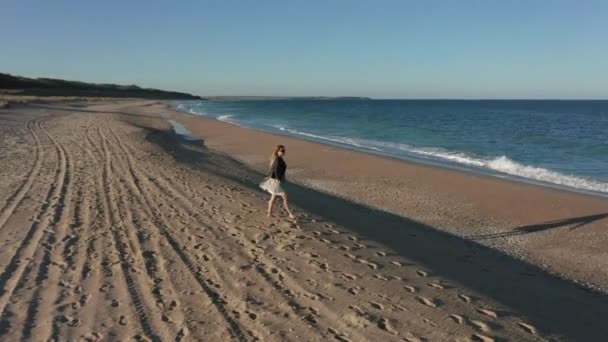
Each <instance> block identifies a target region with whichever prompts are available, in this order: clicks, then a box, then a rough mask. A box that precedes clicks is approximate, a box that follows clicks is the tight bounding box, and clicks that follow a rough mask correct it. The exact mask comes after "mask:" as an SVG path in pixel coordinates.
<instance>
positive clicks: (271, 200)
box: [268, 195, 277, 217]
mask: <svg viewBox="0 0 608 342" xmlns="http://www.w3.org/2000/svg"><path fill="white" fill-rule="evenodd" d="M276 198H277V195H271V196H270V200H269V201H268V217H271V216H272V207H273V206H274V200H275V199H276Z"/></svg>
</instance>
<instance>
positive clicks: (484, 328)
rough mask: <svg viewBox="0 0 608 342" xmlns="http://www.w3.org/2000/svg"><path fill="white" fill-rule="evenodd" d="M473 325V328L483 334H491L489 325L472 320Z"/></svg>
mask: <svg viewBox="0 0 608 342" xmlns="http://www.w3.org/2000/svg"><path fill="white" fill-rule="evenodd" d="M471 325H473V327H474V328H475V329H478V330H480V331H482V332H489V331H491V330H492V329H490V326H489V325H487V324H486V323H485V322H482V321H478V320H471Z"/></svg>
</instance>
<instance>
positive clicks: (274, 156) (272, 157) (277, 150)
mask: <svg viewBox="0 0 608 342" xmlns="http://www.w3.org/2000/svg"><path fill="white" fill-rule="evenodd" d="M284 149H285V146H283V145H277V148H275V149H274V152H272V154H271V155H270V165H272V163H273V162H274V160H275V159H277V157H278V156H279V151H281V150H284Z"/></svg>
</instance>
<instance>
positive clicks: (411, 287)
mask: <svg viewBox="0 0 608 342" xmlns="http://www.w3.org/2000/svg"><path fill="white" fill-rule="evenodd" d="M403 288H404V289H406V290H407V291H408V292H409V293H416V292H417V291H418V290H417V289H416V288H415V287H414V286H409V285H403Z"/></svg>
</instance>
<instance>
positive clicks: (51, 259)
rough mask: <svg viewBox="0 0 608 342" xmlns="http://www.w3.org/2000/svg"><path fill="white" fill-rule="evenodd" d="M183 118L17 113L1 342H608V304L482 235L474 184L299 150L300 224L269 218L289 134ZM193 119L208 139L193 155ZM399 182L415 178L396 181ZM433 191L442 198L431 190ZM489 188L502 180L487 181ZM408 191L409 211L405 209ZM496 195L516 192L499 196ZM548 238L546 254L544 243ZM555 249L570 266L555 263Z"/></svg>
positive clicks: (0, 265)
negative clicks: (268, 178) (273, 160)
mask: <svg viewBox="0 0 608 342" xmlns="http://www.w3.org/2000/svg"><path fill="white" fill-rule="evenodd" d="M165 112H166V111H165V110H164V107H163V105H162V104H158V103H151V102H150V101H129V102H107V103H100V104H94V105H87V106H80V105H72V104H69V103H67V104H55V105H31V106H24V107H21V108H17V109H10V110H0V121H2V122H3V125H0V130H1V131H2V133H3V134H0V139H1V140H2V142H3V144H4V146H6V147H7V148H6V149H3V150H0V158H1V159H2V160H3V162H4V165H6V167H5V168H2V169H0V173H1V174H2V177H0V179H1V180H2V181H1V182H0V197H2V198H4V199H5V202H6V203H5V205H4V206H3V207H2V208H1V209H0V241H2V243H3V246H5V248H2V249H0V279H2V285H3V286H2V287H3V290H4V292H3V293H2V294H1V295H0V320H1V321H2V322H4V325H3V329H0V337H2V338H5V339H11V340H20V339H28V338H31V337H32V336H39V337H40V338H42V339H45V340H46V339H52V338H62V339H66V340H74V339H82V338H88V337H90V338H91V339H92V340H100V339H113V340H128V339H149V340H155V339H158V340H200V339H212V340H222V341H223V340H230V339H238V340H282V341H283V340H301V339H302V338H303V337H305V338H306V339H308V340H311V341H327V340H331V339H340V340H351V341H367V340H381V341H403V340H430V341H448V340H449V341H474V340H484V341H491V340H495V341H501V340H516V341H547V340H551V341H562V340H564V341H568V340H581V339H589V338H591V339H599V338H600V337H603V336H606V334H607V328H606V326H605V325H604V324H602V323H603V321H602V319H603V317H605V316H606V314H607V313H608V301H607V299H608V297H607V296H606V295H605V294H602V293H597V292H592V291H588V290H587V289H586V288H584V287H581V286H580V285H577V284H573V283H572V282H570V281H565V280H563V279H559V278H557V277H554V276H551V275H550V274H548V273H547V272H546V271H545V270H543V269H542V268H541V267H540V266H542V265H540V264H539V263H538V262H535V263H530V262H525V261H522V260H520V259H517V258H515V257H513V256H510V255H508V254H506V253H504V252H501V251H500V250H497V249H490V248H487V247H486V246H484V245H483V244H481V243H480V242H481V241H471V239H467V238H464V237H462V235H463V234H464V233H472V232H474V231H475V228H476V227H477V228H480V229H482V231H485V232H487V231H488V230H489V229H490V228H492V227H490V226H489V222H491V220H490V219H488V218H486V217H482V216H480V211H479V208H477V207H474V206H472V204H471V203H469V202H466V203H465V202H464V201H462V199H461V197H459V198H453V197H451V195H450V193H456V194H459V195H460V196H462V194H463V191H462V190H461V189H460V190H459V189H458V187H459V186H460V187H462V186H465V190H466V185H467V184H464V185H463V184H460V185H459V184H457V183H458V182H457V181H458V180H459V179H460V180H461V181H462V177H463V176H462V175H460V176H459V175H458V174H457V173H448V172H446V171H445V170H432V169H428V168H420V167H417V168H415V167H413V166H408V167H404V166H403V164H401V163H397V162H395V161H393V160H381V159H378V158H373V157H371V156H365V155H358V154H357V155H355V154H353V153H351V152H349V151H343V150H339V149H334V148H329V147H326V146H324V147H319V146H318V145H312V144H310V143H308V142H302V141H296V140H289V141H288V142H287V143H288V154H287V157H286V160H287V163H288V171H287V172H288V177H291V179H296V180H298V182H297V183H294V184H290V185H289V186H288V192H289V194H290V198H291V203H292V205H293V206H294V209H295V214H296V215H297V216H298V219H297V220H296V221H293V220H289V219H287V217H286V215H285V212H280V213H278V214H279V215H278V216H277V217H274V218H268V217H266V214H265V208H266V201H267V200H268V195H267V194H266V193H264V192H263V191H262V190H261V189H259V187H258V183H259V181H260V180H261V179H262V178H263V173H262V171H265V169H266V167H267V158H268V156H267V155H266V154H267V150H266V148H267V147H268V144H269V143H272V142H274V141H275V139H277V137H271V136H268V135H263V134H260V133H259V132H252V131H248V130H245V129H242V128H238V129H235V128H234V127H224V126H218V125H217V124H216V123H212V122H210V121H201V120H200V119H199V118H194V119H192V118H186V117H179V118H178V117H177V116H178V114H175V113H173V114H172V117H168V116H166V115H164V116H163V115H162V114H164V113H165ZM169 120H173V121H174V122H170V121H169ZM186 121H189V122H186ZM174 123H179V124H182V125H184V126H183V127H179V128H180V129H181V128H183V129H187V130H189V131H190V132H191V133H192V135H194V136H198V137H202V138H203V139H200V138H199V139H184V138H183V136H181V135H180V133H186V132H175V131H174V129H172V124H174ZM266 139H269V140H268V141H266ZM281 142H286V140H284V139H282V140H281ZM220 149H221V150H223V151H224V152H222V151H221V150H220ZM239 153H240V154H239ZM237 157H238V158H237ZM239 160H249V164H245V163H243V162H241V161H239ZM370 161H373V162H374V163H376V164H373V165H368V164H369V162H370ZM366 162H367V164H366ZM254 164H256V165H258V166H259V167H258V168H257V170H259V171H256V168H254V167H252V166H250V165H254ZM298 164H300V165H298ZM327 165H331V166H332V167H331V168H328V167H327ZM324 166H325V168H323V167H324ZM370 166H371V168H370ZM388 166H392V167H393V169H391V168H389V167H388ZM319 168H321V169H320V170H319ZM415 170H418V171H420V172H414V171H415ZM421 170H423V171H421ZM335 171H338V172H339V174H337V176H336V174H335ZM361 174H363V175H368V176H369V177H368V178H361ZM24 175H25V176H24ZM394 175H397V176H400V177H401V178H403V179H400V182H399V183H396V182H395V178H393V176H394ZM404 175H405V176H407V177H404ZM436 175H441V177H439V178H437V177H435V176H436ZM372 176H373V177H372ZM425 177H426V178H425ZM434 177H435V178H434ZM425 179H426V181H432V182H430V183H428V184H422V183H423V182H422V181H423V180H425ZM465 179H468V178H465ZM320 181H323V182H320ZM473 181H475V182H476V183H475V184H482V183H487V182H488V180H484V179H483V178H472V179H469V180H468V184H469V185H470V184H472V183H471V182H473ZM446 182H447V183H446ZM304 183H309V184H311V186H307V185H306V184H304ZM465 183H467V182H465ZM446 184H448V185H446ZM488 184H490V183H488ZM450 186H451V187H455V188H454V189H450V188H449V187H450ZM404 189H405V190H407V191H406V193H405V194H406V195H408V197H399V196H397V195H396V194H399V193H400V192H401V194H402V195H403V190H404ZM438 189H439V190H441V192H439V193H437V192H436V191H438ZM508 189H511V187H508ZM526 189H527V193H529V194H532V195H533V196H534V193H537V192H538V190H536V191H534V190H531V189H533V188H526ZM334 190H335V192H336V193H337V192H338V191H340V192H341V193H342V195H340V196H338V195H334V194H331V192H332V191H334ZM469 190H470V191H472V190H471V189H469ZM492 190H493V191H497V192H496V193H495V195H501V197H504V196H506V195H508V193H505V192H504V189H501V187H500V186H497V185H496V184H494V185H493V189H492ZM511 190H512V189H511ZM512 191H513V190H512ZM553 196H555V194H553ZM348 197H352V198H358V199H360V200H359V203H361V202H362V201H361V200H364V201H367V202H368V203H372V202H375V203H376V204H377V205H378V207H382V206H385V207H386V208H388V209H371V208H370V207H371V205H365V204H359V203H357V202H355V201H353V200H350V199H348ZM383 199H389V200H390V201H388V202H383V201H382V200H383ZM566 199H567V200H568V203H567V204H572V203H573V202H577V201H578V202H581V201H583V199H581V197H580V196H578V197H577V196H575V197H572V196H570V197H567V198H566ZM457 200H459V201H460V202H458V201H457ZM503 200H504V198H503ZM467 201H472V199H471V198H469V199H467ZM391 204H393V205H394V204H396V205H397V208H396V209H395V208H394V207H393V210H392V211H399V210H402V211H407V212H406V213H405V214H401V215H398V214H393V213H391V210H389V209H390V208H391ZM580 204H581V203H579V205H580ZM536 207H542V205H541V206H538V205H537V206H536ZM540 209H543V208H540ZM543 210H546V208H544V209H543ZM511 214H513V213H511ZM467 215H469V216H467ZM537 215H538V213H537ZM519 216H522V215H519ZM523 216H525V215H523ZM517 219H519V220H522V219H523V218H522V217H517ZM423 221H425V222H427V223H424V222H423ZM592 221H593V222H583V223H588V226H585V227H583V228H584V229H583V230H579V228H577V229H575V230H573V231H571V232H575V234H574V236H568V238H569V240H568V242H572V241H574V242H576V240H580V238H581V235H585V234H587V229H588V227H591V226H592V225H593V224H595V225H597V224H600V223H602V222H603V221H602V220H601V219H596V220H592ZM433 222H435V224H432V223H433ZM580 223H581V222H579V223H575V224H580ZM562 226H563V223H560V224H559V225H558V226H557V227H554V228H556V229H555V230H560V231H562V229H560V228H562ZM496 227H500V226H498V225H497V226H496ZM456 228H458V229H456ZM494 228H495V227H494ZM545 228H546V227H545ZM543 229H544V228H543ZM543 229H541V230H540V231H537V232H535V233H534V234H528V235H522V236H518V239H519V240H516V241H512V244H511V245H510V246H511V247H513V246H519V247H521V248H523V249H524V250H526V251H527V250H529V249H530V247H531V246H532V247H534V246H536V245H535V244H537V243H538V241H545V242H547V241H549V242H551V243H553V244H557V245H559V241H557V242H556V240H555V239H556V237H559V236H560V234H557V235H556V236H554V235H551V234H550V232H551V230H549V233H548V232H547V231H546V229H545V230H543ZM457 233H460V235H461V236H456V235H459V234H457ZM547 234H549V235H547ZM532 235H534V236H537V237H538V238H539V239H538V241H536V242H535V241H534V240H532V241H530V239H529V237H530V236H532ZM588 240H590V239H586V240H585V241H588ZM524 242H525V243H524ZM600 242H602V241H600ZM568 246H570V245H567V246H566V247H568ZM560 247H561V246H560ZM578 247H579V249H568V248H565V249H564V248H561V249H560V251H561V252H562V253H563V254H566V255H567V256H568V257H570V259H571V260H573V261H582V262H583V267H588V266H589V264H590V262H589V261H590V260H591V261H592V262H593V261H595V260H596V259H597V258H598V255H592V254H593V253H599V252H598V250H594V249H593V247H594V246H592V245H589V244H583V245H580V244H579V245H578ZM599 247H600V248H601V250H603V249H604V248H602V246H599ZM538 252H539V253H540V254H539V255H541V256H542V255H545V256H547V258H548V259H551V260H552V261H551V262H553V261H554V257H553V256H552V255H550V253H547V249H546V248H541V249H539V250H538ZM589 255H592V258H591V259H590V258H589V257H588V256H589ZM594 258H595V259H594ZM600 259H601V258H600ZM605 259H606V258H604V260H605ZM597 260H599V259H597ZM566 266H567V265H566ZM41 279H45V281H41Z"/></svg>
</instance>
